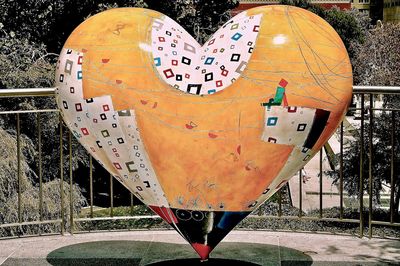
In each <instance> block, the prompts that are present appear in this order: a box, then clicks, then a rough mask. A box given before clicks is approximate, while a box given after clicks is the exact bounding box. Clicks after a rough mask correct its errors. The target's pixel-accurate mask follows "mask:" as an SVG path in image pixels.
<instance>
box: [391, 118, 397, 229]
mask: <svg viewBox="0 0 400 266" xmlns="http://www.w3.org/2000/svg"><path fill="white" fill-rule="evenodd" d="M395 115H396V114H395V112H394V111H392V130H391V134H390V145H391V149H390V150H391V152H390V223H391V224H393V222H394V189H395V187H394V135H395V128H396V124H395V123H396V120H395Z"/></svg>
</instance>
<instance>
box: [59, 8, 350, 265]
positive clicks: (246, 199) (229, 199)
mask: <svg viewBox="0 0 400 266" xmlns="http://www.w3.org/2000/svg"><path fill="white" fill-rule="evenodd" d="M56 79H57V87H58V92H57V102H58V104H59V107H60V109H61V111H62V115H63V118H64V120H65V122H66V123H67V125H68V126H69V128H70V129H71V131H72V132H73V134H74V135H75V137H76V138H78V140H79V141H80V142H81V143H82V145H83V146H84V147H85V148H86V149H87V150H88V151H89V152H90V153H91V154H92V156H93V157H94V158H95V159H97V160H98V161H99V162H100V163H101V164H102V165H103V166H104V167H105V168H106V169H107V170H108V171H109V172H110V173H111V174H112V175H113V176H114V177H115V178H116V179H118V180H119V181H120V182H121V183H122V184H124V185H125V186H126V187H127V188H128V189H129V190H130V191H131V192H132V193H134V194H135V195H136V196H137V197H138V198H139V199H141V200H142V201H143V202H144V203H145V204H146V205H148V206H149V207H150V208H151V209H152V210H153V211H154V212H156V213H158V214H159V215H160V216H161V217H162V218H163V219H164V220H165V221H166V222H168V223H169V224H171V225H172V226H173V227H174V228H175V229H176V230H177V231H178V232H179V233H180V234H181V235H182V236H183V237H184V238H185V239H186V240H187V241H188V242H189V243H190V244H191V245H192V246H193V247H194V249H195V250H196V251H197V252H198V253H199V255H200V256H201V258H203V259H205V258H207V257H208V254H209V253H210V252H211V250H212V249H213V248H214V247H215V246H216V245H217V244H218V243H219V242H220V241H221V240H222V239H223V238H224V237H225V236H226V234H228V233H229V231H230V230H232V229H233V227H234V226H235V225H236V224H237V223H239V222H240V221H241V220H242V219H243V218H244V217H246V216H247V215H248V214H249V213H250V212H251V211H252V210H254V209H255V208H257V206H259V205H260V204H261V203H263V202H264V201H265V200H266V199H268V198H269V197H271V196H272V195H273V194H274V193H275V192H276V191H277V190H278V189H279V188H280V187H282V185H284V184H285V183H286V182H287V181H288V180H289V178H290V177H292V176H293V175H294V174H295V173H296V172H297V171H298V170H299V169H300V168H301V167H303V166H304V165H305V164H306V163H307V162H308V161H309V160H310V159H311V158H312V156H313V155H314V154H315V153H316V152H317V151H318V150H319V149H320V148H321V147H322V146H323V144H324V143H325V142H326V141H327V140H328V139H329V137H330V136H331V135H332V134H333V132H334V131H335V129H336V128H337V126H338V124H339V123H340V121H341V119H342V118H343V116H344V114H345V112H346V110H347V107H348V105H349V102H350V99H351V94H352V72H351V65H350V61H349V58H348V54H347V52H346V49H345V47H344V45H343V43H342V41H341V39H340V38H339V36H338V35H337V33H336V32H335V31H334V30H333V29H332V28H331V27H330V26H329V24H328V23H327V22H325V21H324V20H323V19H321V18H319V17H318V16H316V15H314V14H312V13H310V12H308V11H305V10H303V9H299V8H295V7H288V6H264V7H260V8H254V9H250V10H248V11H246V12H243V13H241V14H239V15H237V16H236V17H234V18H233V19H231V20H230V21H229V22H227V23H226V24H225V25H224V26H223V27H221V28H220V29H219V30H218V31H217V32H216V33H215V34H214V35H213V36H212V37H211V38H210V39H209V41H207V42H206V43H205V44H204V45H203V46H201V45H199V44H198V43H197V42H196V41H195V40H194V39H193V38H192V37H191V36H190V35H189V34H188V33H187V32H186V31H185V30H184V29H183V28H182V27H181V26H179V25H178V24H177V23H176V22H174V21H173V20H171V19H170V18H168V17H166V16H165V15H163V14H160V13H158V12H155V11H152V10H147V9H139V8H123V9H113V10H109V11H106V12H103V13H100V14H97V15H95V16H93V17H91V18H89V19H88V20H86V21H85V22H83V23H82V24H81V25H80V26H78V27H77V28H76V29H75V31H74V32H73V33H72V34H71V36H70V37H69V39H68V40H67V42H66V44H65V46H64V48H63V50H62V52H61V55H60V61H59V63H58V67H57V73H56Z"/></svg>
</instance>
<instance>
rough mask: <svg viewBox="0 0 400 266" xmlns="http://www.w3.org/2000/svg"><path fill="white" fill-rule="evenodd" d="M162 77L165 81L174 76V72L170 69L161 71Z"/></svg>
mask: <svg viewBox="0 0 400 266" xmlns="http://www.w3.org/2000/svg"><path fill="white" fill-rule="evenodd" d="M163 72H164V75H165V77H166V78H167V79H169V78H172V77H173V76H175V75H174V72H172V69H166V70H164V71H163Z"/></svg>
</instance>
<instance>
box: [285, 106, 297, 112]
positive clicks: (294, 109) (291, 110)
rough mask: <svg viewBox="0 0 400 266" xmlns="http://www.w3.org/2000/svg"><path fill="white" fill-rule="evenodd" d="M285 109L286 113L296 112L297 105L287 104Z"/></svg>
mask: <svg viewBox="0 0 400 266" xmlns="http://www.w3.org/2000/svg"><path fill="white" fill-rule="evenodd" d="M287 111H288V113H296V112H297V107H296V106H288V109H287Z"/></svg>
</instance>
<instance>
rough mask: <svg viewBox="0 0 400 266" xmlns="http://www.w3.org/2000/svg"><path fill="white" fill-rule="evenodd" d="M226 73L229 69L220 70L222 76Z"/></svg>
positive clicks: (226, 74)
mask: <svg viewBox="0 0 400 266" xmlns="http://www.w3.org/2000/svg"><path fill="white" fill-rule="evenodd" d="M228 73H229V71H228V70H226V69H223V70H222V71H221V75H222V76H224V77H226V76H228Z"/></svg>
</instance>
